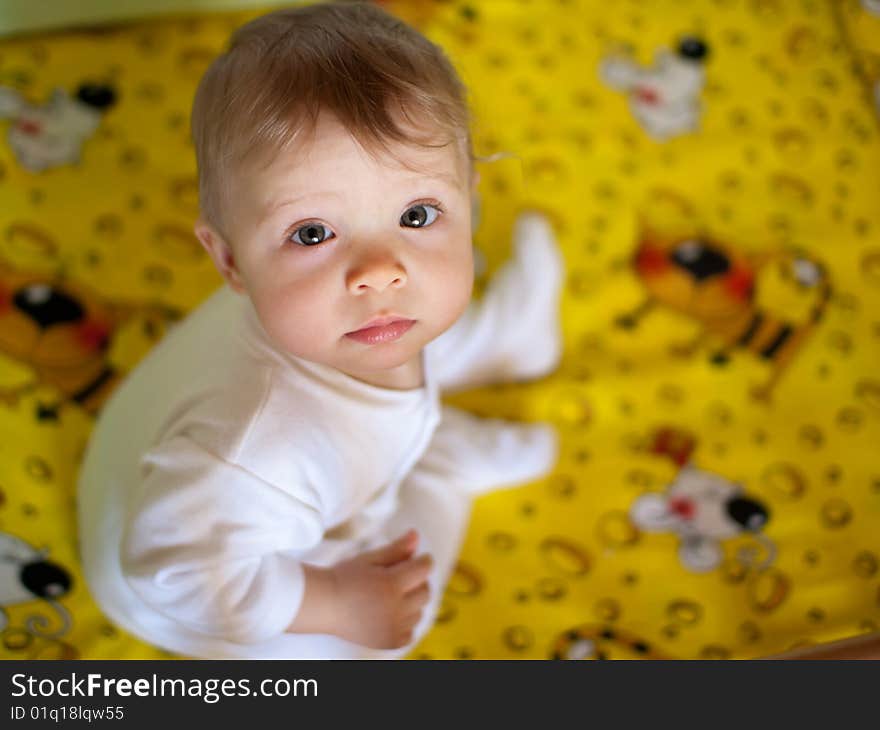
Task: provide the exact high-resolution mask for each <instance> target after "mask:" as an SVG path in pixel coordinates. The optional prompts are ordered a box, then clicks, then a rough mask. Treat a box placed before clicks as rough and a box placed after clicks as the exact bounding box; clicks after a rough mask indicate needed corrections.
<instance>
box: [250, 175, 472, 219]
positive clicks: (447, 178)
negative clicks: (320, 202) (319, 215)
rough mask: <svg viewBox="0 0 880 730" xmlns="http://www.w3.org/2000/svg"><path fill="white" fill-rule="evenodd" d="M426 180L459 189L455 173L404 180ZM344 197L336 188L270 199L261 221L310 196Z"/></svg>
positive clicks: (414, 176)
mask: <svg viewBox="0 0 880 730" xmlns="http://www.w3.org/2000/svg"><path fill="white" fill-rule="evenodd" d="M424 180H436V181H437V182H441V183H443V184H444V185H448V186H449V187H451V188H455V189H457V188H458V187H459V180H458V178H456V177H455V176H454V175H450V174H449V173H445V172H434V173H431V174H430V175H413V176H412V177H409V178H405V179H404V180H403V181H402V182H404V183H407V184H409V185H412V184H414V183H418V182H422V181H424ZM341 197H343V194H342V192H340V191H336V190H321V191H317V192H311V193H306V194H305V195H298V196H297V197H295V198H282V199H280V200H273V201H270V202H269V203H268V204H267V205H266V207H265V208H264V209H263V210H264V213H263V216H262V218H261V219H260V220H261V221H263V220H266V219H267V218H269V216H271V215H273V214H274V213H275V212H276V211H277V210H278V209H279V208H283V207H285V206H287V205H292V204H293V203H298V202H300V201H301V200H308V199H309V198H341Z"/></svg>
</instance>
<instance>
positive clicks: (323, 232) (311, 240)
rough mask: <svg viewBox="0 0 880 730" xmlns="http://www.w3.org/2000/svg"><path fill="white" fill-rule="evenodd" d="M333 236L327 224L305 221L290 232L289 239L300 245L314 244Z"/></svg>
mask: <svg viewBox="0 0 880 730" xmlns="http://www.w3.org/2000/svg"><path fill="white" fill-rule="evenodd" d="M331 238H335V234H334V233H333V231H331V230H330V229H329V228H327V226H324V225H321V224H320V223H307V224H306V225H304V226H300V227H299V228H297V229H296V230H295V231H294V232H293V233H291V234H290V236H289V239H290V240H291V241H293V242H294V243H298V244H299V245H300V246H316V245H317V244H319V243H323V242H324V241H329V240H330V239H331Z"/></svg>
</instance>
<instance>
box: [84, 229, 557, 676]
mask: <svg viewBox="0 0 880 730" xmlns="http://www.w3.org/2000/svg"><path fill="white" fill-rule="evenodd" d="M548 240H549V239H548ZM545 243H546V241H545ZM550 243H551V244H552V241H550ZM534 245H535V246H538V245H541V244H534ZM520 249H522V246H520ZM526 260H527V259H526V258H524V257H522V256H518V257H517V258H516V259H515V260H514V261H512V262H510V263H509V264H508V265H507V270H508V271H510V270H513V269H520V270H522V267H523V265H524V264H525V263H526ZM533 269H534V266H533ZM551 269H552V267H551ZM550 273H552V272H550ZM530 276H532V277H533V279H534V277H535V276H537V274H535V273H531V274H530ZM554 276H555V278H554V277H550V278H549V279H547V281H546V282H544V283H547V284H548V286H549V289H550V290H551V294H550V295H549V296H548V295H546V293H545V295H544V297H545V302H546V303H545V304H542V305H541V307H543V308H544V309H546V310H547V314H546V316H545V317H544V319H545V320H548V321H550V322H551V324H552V326H553V327H555V326H557V325H556V321H555V320H556V294H557V293H558V291H557V288H558V281H559V276H558V272H556V275H554ZM515 279H516V277H515V276H513V275H511V274H509V275H507V276H506V277H505V276H504V272H503V271H502V272H501V273H500V275H499V276H498V277H497V280H496V282H495V284H493V287H491V288H490V290H489V292H488V293H487V295H486V296H485V297H484V299H483V300H482V301H481V302H478V303H477V302H474V303H472V304H471V305H470V308H469V309H468V311H467V313H466V314H465V315H464V316H463V317H462V318H461V319H460V320H459V321H458V322H457V323H456V324H455V325H454V326H453V327H452V328H451V329H450V330H448V331H447V332H446V333H444V335H442V336H441V337H439V338H438V339H436V340H435V341H434V342H432V343H430V344H429V345H428V347H427V348H426V349H425V351H424V357H423V364H424V372H425V384H424V386H423V387H421V388H417V389H412V390H391V389H385V388H379V387H376V386H372V385H369V384H366V383H363V382H360V381H358V380H356V379H354V378H351V377H349V376H347V375H345V374H343V373H341V372H339V371H336V370H334V369H332V368H330V367H327V366H323V365H320V364H316V363H312V362H308V361H305V360H302V359H300V358H295V357H292V356H290V355H288V354H286V353H282V352H279V351H278V350H276V349H275V348H274V347H273V346H272V344H271V343H270V341H269V339H268V338H267V336H266V333H265V331H264V330H263V328H262V326H261V325H260V323H259V320H258V318H257V316H256V313H255V312H254V310H253V307H252V305H251V304H250V301H249V300H248V299H247V298H245V297H243V296H239V295H237V294H235V293H234V292H232V291H231V290H230V289H229V288H228V287H227V286H223V287H221V288H220V289H219V290H218V291H217V292H216V293H214V294H213V295H212V296H211V297H210V298H209V299H208V300H207V301H205V302H204V303H203V304H202V305H201V306H200V307H198V308H197V309H196V310H195V311H194V312H193V313H191V314H190V316H189V317H187V318H186V319H185V320H184V321H183V322H181V323H180V324H179V325H178V326H177V327H176V328H174V329H173V330H172V331H171V332H169V334H168V335H167V336H166V337H165V339H164V340H163V341H162V342H161V343H159V345H158V346H157V347H156V348H155V349H154V350H153V351H152V352H151V353H150V354H149V355H148V356H147V357H146V358H145V359H144V360H143V361H142V362H141V363H140V364H139V365H138V367H137V368H136V369H135V370H134V372H132V373H131V374H130V375H129V377H128V378H127V379H126V380H125V381H124V382H123V383H122V385H121V386H120V387H119V388H118V389H117V390H116V391H115V393H114V394H113V396H112V397H111V399H110V400H109V401H108V403H107V404H106V406H105V407H104V409H103V411H102V413H101V414H100V417H99V419H98V422H97V424H96V426H95V429H94V431H93V434H92V437H91V440H90V442H89V445H88V448H87V451H86V455H85V458H84V461H83V465H82V469H81V472H80V479H79V495H78V499H79V523H80V549H81V554H82V560H83V569H84V574H85V578H86V582H87V583H88V585H89V588H90V589H91V591H92V594H93V596H94V598H95V599H96V601H97V602H98V604H99V605H100V606H101V608H102V609H103V610H104V611H105V613H106V614H107V615H108V616H109V617H110V618H111V619H112V620H114V621H115V622H117V623H118V624H119V625H120V626H122V627H123V628H125V629H126V630H128V631H130V632H131V633H133V634H135V635H137V636H139V637H141V638H143V639H144V640H146V641H148V642H151V643H153V644H156V645H158V646H161V647H163V648H165V649H167V650H169V651H174V652H178V653H181V654H185V655H189V656H196V657H206V658H207V657H211V658H215V657H217V658H220V657H248V658H275V659H281V658H327V659H329V658H392V657H397V656H402V655H403V654H405V653H406V652H408V651H409V650H410V649H411V648H412V646H413V645H414V644H415V643H416V642H418V641H419V640H420V639H421V638H422V636H423V635H424V634H425V633H426V632H427V630H428V629H429V628H430V626H431V624H432V623H433V620H434V616H435V614H436V611H437V607H438V604H439V600H440V597H441V594H442V590H443V587H444V585H445V583H446V581H447V579H448V577H449V575H450V573H451V571H452V569H453V567H454V564H455V559H456V556H457V553H458V550H459V547H460V544H461V541H462V539H463V537H464V531H465V528H466V525H467V520H468V516H469V511H470V503H471V501H472V499H473V497H474V496H475V495H477V494H479V493H481V492H483V491H486V490H488V489H491V488H494V487H498V486H506V485H512V484H516V483H521V482H525V481H529V480H532V479H535V478H538V477H540V476H542V475H543V474H545V473H546V472H547V471H548V470H549V469H550V468H551V467H552V464H553V462H554V461H555V457H556V439H555V433H554V431H553V430H552V429H551V428H550V427H548V426H543V425H526V424H512V423H508V422H504V421H500V420H494V419H493V420H487V419H479V418H476V417H474V416H471V415H469V414H466V413H464V412H462V411H459V410H456V409H454V408H451V407H448V406H441V405H440V401H439V393H440V391H441V390H446V389H453V388H461V387H468V386H469V385H471V384H473V383H474V382H477V381H479V380H482V379H483V378H484V377H485V375H486V373H488V372H491V371H492V370H493V368H494V369H495V370H497V371H501V373H502V376H503V377H505V378H515V377H519V376H521V377H535V376H536V375H539V374H541V373H540V372H537V370H536V365H535V349H536V348H535V344H536V342H537V339H536V338H543V342H544V343H546V342H547V341H548V339H547V338H548V336H547V334H546V330H547V326H548V323H547V322H546V321H545V322H543V323H542V322H538V319H540V318H538V319H536V320H535V322H536V324H535V327H536V329H538V330H540V333H536V334H535V337H532V338H530V337H529V336H528V332H525V331H524V330H523V327H522V318H521V316H520V315H521V307H522V306H523V304H524V302H525V303H528V302H529V300H530V297H528V296H525V297H524V296H523V294H522V292H520V296H519V297H515V296H512V295H511V291H509V289H507V288H506V287H511V286H514V285H516V286H520V285H521V284H522V281H521V279H520V280H517V281H514V280H515ZM504 282H508V283H507V284H505V283H504ZM532 283H533V284H535V285H540V284H541V283H542V282H538V281H533V282H532ZM531 298H532V299H534V297H531ZM533 319H535V318H534V317H533ZM487 323H491V326H487ZM505 331H516V332H517V333H518V334H517V336H516V337H513V338H505V337H503V336H502V334H503V333H504V332H505ZM546 347H549V348H550V350H551V351H552V352H551V356H550V357H549V358H548V356H547V355H546V353H545V354H544V356H543V359H544V362H543V365H542V367H543V369H544V370H545V371H546V370H549V369H552V367H554V366H555V364H556V360H557V358H558V342H556V341H554V340H553V338H552V337H550V340H549V344H546ZM554 348H555V349H554ZM545 349H546V348H545ZM517 350H518V351H517ZM517 362H521V363H523V364H522V367H521V369H522V371H523V372H521V373H520V372H518V371H517V367H516V366H515V363H517ZM472 376H475V377H472ZM410 527H414V528H416V529H417V530H418V532H419V534H420V538H421V539H420V549H419V552H430V553H431V554H432V555H433V557H434V570H433V573H432V574H431V577H430V581H429V582H430V587H431V599H430V601H429V604H428V606H427V607H426V610H425V612H424V614H423V616H422V620H421V621H420V623H419V625H418V627H417V629H416V632H415V636H414V639H413V643H412V644H410V645H408V646H406V647H403V648H401V649H398V650H389V651H379V650H372V649H368V648H366V647H363V646H359V645H356V644H353V643H350V642H347V641H344V640H342V639H339V638H337V637H335V636H331V635H323V634H321V635H318V634H292V633H284V629H285V628H286V627H287V626H288V625H289V624H290V623H291V622H292V620H293V619H294V617H295V616H296V613H297V611H298V609H299V606H300V602H301V600H302V595H303V587H304V580H303V571H302V563H307V564H313V565H322V566H326V565H332V564H334V563H335V562H337V561H338V560H340V559H343V558H347V557H350V556H351V555H354V554H356V553H358V552H361V551H363V550H365V549H371V548H374V547H379V546H380V545H383V544H385V543H387V542H389V541H390V540H392V539H395V538H396V537H399V536H400V535H401V534H403V532H405V531H406V530H407V529H408V528H410Z"/></svg>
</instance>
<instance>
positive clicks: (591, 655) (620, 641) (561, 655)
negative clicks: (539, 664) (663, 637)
mask: <svg viewBox="0 0 880 730" xmlns="http://www.w3.org/2000/svg"><path fill="white" fill-rule="evenodd" d="M550 658H551V659H562V660H567V661H579V660H590V659H593V660H596V659H598V660H602V659H666V658H668V657H665V656H663V655H662V654H661V653H660V652H658V651H657V650H656V649H654V648H653V647H652V646H651V645H650V644H649V643H648V642H647V641H645V640H644V639H641V638H640V637H638V636H636V635H634V634H631V633H629V632H627V631H624V630H622V629H620V628H617V627H614V626H603V625H598V624H583V625H581V626H575V627H573V628H570V629H567V630H566V631H563V632H562V633H561V634H560V635H559V636H558V637H557V638H556V640H555V641H554V642H553V646H552V647H551V649H550Z"/></svg>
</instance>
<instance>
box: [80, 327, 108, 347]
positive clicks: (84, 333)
mask: <svg viewBox="0 0 880 730" xmlns="http://www.w3.org/2000/svg"><path fill="white" fill-rule="evenodd" d="M76 338H77V340H78V341H79V343H80V344H81V345H82V346H83V348H85V349H86V350H101V349H102V348H103V347H104V346H105V345H106V343H107V338H108V333H107V328H106V327H105V326H104V325H102V324H98V323H97V322H83V323H82V324H81V325H80V326H79V327H78V328H77V332H76Z"/></svg>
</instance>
